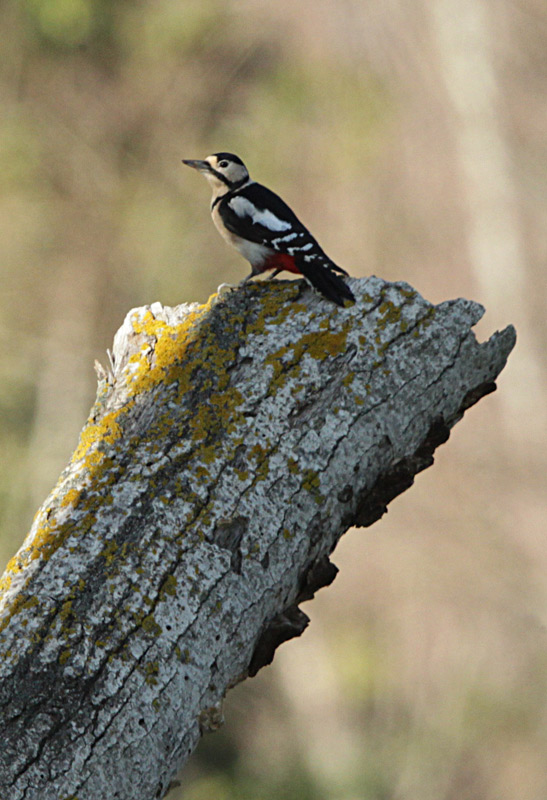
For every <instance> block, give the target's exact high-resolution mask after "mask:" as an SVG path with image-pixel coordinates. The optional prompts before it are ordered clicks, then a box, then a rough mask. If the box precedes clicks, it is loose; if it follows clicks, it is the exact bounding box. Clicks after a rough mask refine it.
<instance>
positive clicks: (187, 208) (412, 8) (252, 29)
mask: <svg viewBox="0 0 547 800" xmlns="http://www.w3.org/2000/svg"><path fill="white" fill-rule="evenodd" d="M0 21H1V26H2V32H3V36H2V58H1V59H0V107H1V111H0V209H1V212H0V253H1V270H2V288H1V293H0V303H1V308H0V346H1V351H2V360H1V366H0V369H1V375H0V377H1V380H0V415H1V419H0V448H1V453H2V458H1V460H0V502H1V507H0V525H1V533H0V555H1V557H2V559H3V561H2V564H4V563H5V561H6V560H7V559H8V558H9V557H10V556H11V555H12V554H13V553H14V552H15V550H16V549H17V548H18V547H19V545H20V543H21V542H22V539H23V537H24V535H25V533H26V531H27V530H28V528H29V525H30V521H31V518H32V516H33V514H34V512H35V510H36V509H37V507H38V506H39V505H40V503H41V502H42V501H43V499H44V498H45V496H46V494H47V493H48V491H49V490H50V488H51V487H52V486H53V484H54V483H55V482H56V479H57V477H58V475H59V473H60V472H61V470H62V468H63V467H64V465H65V464H66V462H67V461H68V459H69V457H70V455H71V452H72V450H73V449H74V446H75V444H76V441H77V436H78V432H79V430H80V428H81V427H82V425H83V423H84V421H85V419H86V416H87V412H88V410H89V407H90V406H91V404H92V401H93V399H94V394H95V383H96V381H95V375H94V372H93V360H94V359H95V358H98V359H99V360H101V361H102V362H103V363H104V361H105V350H106V348H107V347H108V346H110V344H111V342H112V338H113V335H114V333H115V331H116V329H117V328H118V327H119V325H120V324H121V322H122V320H123V318H124V315H125V314H126V312H127V311H128V310H129V309H130V308H131V307H133V306H139V305H143V304H145V303H150V302H152V301H155V300H160V301H161V302H162V303H164V304H167V305H175V304H178V303H180V302H184V301H195V300H197V301H205V300H206V298H207V297H208V296H209V295H210V294H211V293H212V292H214V291H215V290H216V287H217V286H218V284H220V283H221V282H224V281H227V282H236V281H238V280H239V279H240V278H242V277H243V276H244V275H246V274H247V270H248V267H247V265H246V263H245V262H243V261H242V260H241V259H240V257H239V256H238V255H237V254H236V253H235V251H234V252H232V251H231V250H229V249H228V248H227V247H226V245H225V244H224V242H223V241H222V240H221V238H220V237H219V236H218V235H217V233H216V231H215V230H214V228H213V226H212V223H211V221H210V218H209V211H208V204H209V191H208V187H207V186H206V185H205V183H204V182H203V181H202V180H201V179H200V178H199V176H197V175H196V174H195V173H193V172H191V171H190V170H186V169H185V168H183V166H182V165H181V163H180V162H181V158H203V157H205V156H206V155H207V154H209V153H210V152H214V151H218V150H228V151H233V152H236V153H237V154H239V155H240V156H242V157H243V158H244V159H245V161H246V162H247V164H248V166H249V168H250V170H251V173H252V175H253V177H255V178H256V179H258V180H260V181H261V182H264V183H266V184H267V185H269V186H271V188H273V189H274V190H276V191H277V192H279V193H280V194H281V195H282V196H283V197H284V198H285V199H286V200H287V201H288V202H289V204H290V205H292V206H293V207H294V209H295V210H296V211H297V213H298V215H299V216H300V217H301V218H302V219H303V221H304V222H306V223H307V224H308V225H309V226H310V228H311V230H312V231H313V232H314V233H315V235H316V236H317V237H318V238H319V239H320V241H321V243H322V244H323V246H324V247H325V249H326V250H327V252H328V253H329V254H330V255H332V257H333V258H334V259H335V260H336V261H337V262H338V263H340V264H342V265H343V266H345V267H346V268H347V269H348V270H349V271H350V272H351V273H352V274H353V275H357V276H365V275H368V274H371V273H374V274H376V275H379V276H381V277H382V278H385V279H388V280H406V281H408V282H410V283H411V284H412V285H413V286H415V287H416V288H417V289H418V290H419V291H420V292H421V293H422V294H423V295H424V296H425V297H427V298H428V299H429V300H431V301H433V302H441V301H443V300H445V299H449V298H453V297H458V296H465V297H469V298H472V299H474V300H477V301H479V302H481V303H483V304H484V305H485V306H486V308H487V313H486V316H485V319H484V320H483V321H481V323H480V324H479V326H478V328H477V333H478V336H479V338H485V337H487V336H488V335H490V334H491V333H492V332H493V331H494V330H495V329H497V328H501V327H504V326H505V325H506V324H508V323H510V322H512V323H514V324H515V325H516V327H517V331H518V336H519V339H518V343H517V347H516V350H515V351H514V352H513V354H512V356H511V358H510V361H509V365H508V367H507V369H506V370H505V371H504V372H503V373H502V376H501V378H500V380H499V391H498V392H497V393H496V394H495V395H493V396H490V397H487V398H485V399H484V400H482V401H481V402H480V403H479V405H478V406H477V407H475V408H473V409H471V410H470V411H469V412H468V414H467V415H466V417H465V419H464V420H463V421H462V422H461V423H460V424H459V425H458V426H457V428H456V429H455V430H454V432H453V434H452V437H451V439H450V441H449V442H448V444H446V445H445V446H444V447H442V448H441V449H440V450H439V451H438V454H437V458H436V465H435V466H434V467H433V468H432V469H430V470H427V472H425V473H424V474H422V475H420V476H419V477H418V478H417V481H416V485H415V487H413V488H412V489H411V490H410V491H409V492H407V493H405V494H404V495H403V496H402V497H400V498H398V499H397V500H396V501H394V502H393V504H392V505H391V506H390V511H389V514H388V515H387V517H385V518H384V519H383V520H381V521H380V522H378V523H377V524H375V525H374V526H373V527H372V528H370V529H367V530H360V531H351V532H349V533H348V534H347V535H346V536H345V537H344V538H343V540H342V542H341V544H340V546H339V547H338V549H337V551H336V553H335V554H334V561H335V563H337V564H338V566H339V567H340V574H339V576H338V578H337V580H336V581H335V583H334V585H333V586H332V587H331V588H329V589H328V590H324V591H323V592H321V593H320V594H319V596H318V597H317V598H316V599H315V600H314V601H313V602H312V603H308V604H306V605H305V606H304V609H305V611H306V612H307V613H308V614H309V615H310V616H311V625H310V628H309V629H308V631H307V632H306V634H305V635H304V636H303V637H302V638H301V639H300V640H297V641H294V642H291V643H290V644H287V645H284V646H283V647H282V648H281V649H280V650H279V651H278V653H277V655H276V659H275V663H274V665H273V666H272V667H270V668H268V669H266V670H263V671H262V672H261V673H260V674H259V675H258V677H257V678H255V679H253V680H250V681H247V682H245V684H243V685H241V686H239V687H238V688H237V689H236V690H234V691H232V692H231V693H230V695H229V697H228V699H227V702H226V711H225V716H226V720H227V724H226V726H225V727H224V729H223V730H222V731H221V732H219V733H217V734H215V735H214V736H209V737H206V738H205V739H204V740H203V741H202V743H201V745H200V747H199V749H198V750H197V752H196V753H195V755H194V756H193V757H192V759H191V762H190V763H189V765H188V767H187V769H186V770H185V771H184V773H183V774H182V775H181V781H182V784H181V786H180V787H179V788H178V789H175V790H173V793H172V795H170V798H171V797H172V798H173V800H212V799H217V800H235V798H242V800H273V799H274V798H276V799H277V798H282V799H284V800H293V799H294V800H296V798H303V799H304V800H307V798H310V800H311V799H312V798H313V800H315V799H319V800H323V799H324V800H386V799H387V798H394V799H396V800H467V799H469V800H483V799H484V800H490V799H491V800H538V798H545V797H547V768H546V760H547V633H546V627H545V625H546V622H547V540H546V531H545V527H546V526H545V518H546V512H547V484H546V481H545V474H546V467H547V451H546V444H547V439H546V430H547V403H546V400H547V394H546V377H547V375H546V372H547V356H546V352H547V349H546V346H547V337H546V326H545V317H546V315H545V306H546V301H547V297H546V294H547V281H546V279H545V264H546V260H547V144H546V142H547V91H546V87H547V7H546V6H545V2H544V0H480V2H479V1H478V0H383V2H380V0H314V2H311V0H308V2H294V0H291V1H290V2H289V0H277V2H275V3H269V2H266V1H265V0H238V1H237V2H236V1H235V0H232V2H220V0H186V2H176V0H140V1H138V2H128V0H125V1H124V0H121V1H119V2H109V0H18V2H1V3H0Z"/></svg>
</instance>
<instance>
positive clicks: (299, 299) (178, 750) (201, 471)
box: [0, 278, 515, 800]
mask: <svg viewBox="0 0 547 800" xmlns="http://www.w3.org/2000/svg"><path fill="white" fill-rule="evenodd" d="M350 283H351V286H352V289H353V291H354V293H355V295H356V297H357V298H358V302H357V303H356V304H355V305H353V306H351V307H348V308H346V309H341V310H340V309H338V308H337V307H336V306H334V305H333V304H330V303H328V302H326V301H325V300H324V299H323V298H321V297H318V296H316V295H315V294H314V293H313V292H311V291H310V290H309V289H308V288H306V287H305V285H304V284H303V283H302V282H288V283H283V282H279V283H277V284H271V283H266V284H255V285H249V286H247V287H245V288H244V289H240V290H238V291H234V292H231V293H229V294H228V295H226V296H225V297H224V298H223V299H221V300H218V298H213V301H210V302H209V303H208V304H207V305H205V306H198V305H190V306H179V307H177V308H165V307H162V306H161V305H160V304H159V303H156V304H154V305H152V306H150V307H144V308H140V309H136V310H133V311H132V312H130V313H129V314H128V316H127V318H126V320H125V322H124V324H123V326H122V328H121V329H120V330H119V331H118V333H117V334H116V338H115V342H114V349H113V357H112V369H111V371H109V372H107V371H105V370H104V369H103V368H99V370H98V371H99V388H98V395H97V400H96V403H95V405H94V407H93V409H92V411H91V415H90V418H89V420H88V422H87V424H86V426H85V427H84V429H83V431H82V434H81V437H80V442H79V445H78V447H77V449H76V451H75V453H74V455H73V457H72V460H71V462H70V464H69V466H68V467H67V469H66V470H65V472H64V473H63V474H62V476H61V478H60V480H59V483H58V484H57V486H56V488H55V489H54V491H53V492H52V494H51V495H50V497H49V498H48V499H47V500H46V502H45V503H44V505H43V506H42V507H41V509H40V510H39V512H38V514H37V516H36V519H35V521H34V524H33V527H32V530H31V532H30V533H29V536H28V537H27V539H26V541H25V542H24V544H23V546H22V548H21V550H20V551H19V553H18V554H17V555H16V556H15V557H14V559H12V561H11V562H10V564H9V566H8V569H7V571H6V573H5V575H4V577H3V579H2V588H3V594H2V598H1V600H2V611H1V617H0V627H1V632H0V654H1V660H0V703H1V709H2V710H1V715H0V724H1V729H2V739H3V744H2V746H1V750H0V796H1V797H9V798H10V800H22V798H25V800H38V799H39V800H59V798H64V800H68V798H77V799H78V800H104V798H105V797H109V798H117V800H129V798H131V800H152V799H153V798H161V797H163V795H164V794H165V792H166V791H167V788H168V786H169V782H170V780H171V779H172V777H173V775H174V774H175V773H176V771H177V770H178V769H179V768H180V766H181V765H182V763H183V762H184V760H185V759H186V757H187V756H188V754H189V753H191V752H192V750H193V748H194V747H195V746H196V744H197V742H198V740H199V738H200V735H201V733H202V732H204V731H206V730H213V729H215V728H216V727H218V726H219V725H220V723H221V721H222V712H221V703H222V699H223V697H224V695H225V693H226V691H227V689H229V688H230V687H231V686H233V685H234V684H236V683H237V682H238V681H241V680H243V679H244V678H245V677H247V676H248V675H254V674H256V672H257V671H258V670H259V669H260V668H261V667H262V666H264V665H265V664H267V663H269V662H270V661H271V660H272V658H273V654H274V651H275V648H276V647H277V646H278V645H279V644H280V643H281V642H283V641H285V640H287V639H289V638H291V637H293V636H298V635H299V634H300V633H302V631H303V630H304V628H305V627H306V625H307V622H308V619H307V617H306V615H305V614H304V613H303V612H302V611H301V610H300V608H299V603H301V602H302V601H304V600H309V599H311V598H312V597H313V595H314V593H315V592H316V591H317V589H319V588H320V587H321V586H325V585H327V584H329V583H331V581H332V580H333V579H334V577H335V574H336V567H334V566H333V565H332V564H331V563H330V561H329V555H330V553H331V552H332V550H333V549H334V547H335V546H336V543H337V541H338V539H339V538H340V536H341V535H342V533H344V531H346V530H347V528H348V527H350V526H351V525H371V524H372V523H373V522H374V521H375V520H377V519H379V518H380V517H381V516H382V514H383V513H384V512H385V510H386V506H387V503H389V501H390V500H391V499H393V498H394V497H395V496H396V495H398V494H400V493H401V492H402V491H404V490H405V489H407V488H408V487H409V486H410V485H411V484H412V482H413V479H414V475H415V474H416V473H417V472H419V471H420V470H423V469H424V468H426V467H428V466H430V465H431V464H432V463H433V452H434V450H435V448H436V447H437V446H438V445H439V444H441V443H442V442H444V441H446V439H447V438H448V436H449V431H450V428H451V427H452V426H453V425H454V424H455V423H456V422H457V421H458V420H459V419H461V417H462V415H463V413H464V411H465V410H466V409H467V408H468V407H469V406H470V405H472V404H473V403H475V402H477V400H479V399H480V398H481V397H482V396H483V395H485V394H487V393H489V392H491V391H493V390H494V388H495V384H494V380H495V378H496V376H497V375H498V373H499V372H500V371H501V369H503V366H504V364H505V361H506V359H507V356H508V354H509V352H510V351H511V349H512V347H513V345H514V341H515V333H514V330H513V328H511V327H509V328H507V329H506V330H504V331H503V332H501V333H496V334H494V336H492V338H491V339H490V340H489V341H488V342H486V343H483V344H478V343H477V341H476V339H475V337H474V335H473V333H472V331H471V328H472V326H473V325H474V324H475V323H476V322H477V321H478V319H480V317H481V316H482V313H483V310H482V308H481V307H480V306H478V305H477V304H475V303H472V302H469V301H467V300H455V301H450V302H446V303H442V304H440V305H438V306H433V305H431V304H429V303H427V302H426V301H425V300H424V299H423V298H421V297H420V296H419V295H418V294H417V293H416V292H415V291H414V290H413V289H411V287H409V286H408V285H406V284H388V283H385V282H383V281H381V280H379V279H377V278H369V279H367V280H352V281H351V282H350ZM59 357H61V356H59Z"/></svg>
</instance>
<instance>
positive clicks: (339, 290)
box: [295, 259, 355, 306]
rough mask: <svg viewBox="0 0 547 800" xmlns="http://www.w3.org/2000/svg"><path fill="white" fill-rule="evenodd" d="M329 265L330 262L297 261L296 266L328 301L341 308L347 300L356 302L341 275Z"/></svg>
mask: <svg viewBox="0 0 547 800" xmlns="http://www.w3.org/2000/svg"><path fill="white" fill-rule="evenodd" d="M295 260H296V259H295ZM328 264H330V262H327V263H325V262H321V261H316V260H314V261H305V260H304V259H297V260H296V265H297V267H298V269H299V270H300V272H301V273H302V275H303V276H304V277H305V278H307V279H308V281H309V282H310V283H311V285H312V286H314V287H315V288H316V289H317V291H319V292H321V294H323V295H324V296H325V297H326V298H327V299H328V300H332V302H333V303H336V304H337V305H339V306H344V302H345V301H346V300H352V301H353V302H355V297H354V296H353V292H352V291H351V289H350V288H349V286H348V285H347V284H346V283H345V282H344V281H343V280H342V278H341V277H340V276H339V275H337V274H336V273H335V272H333V269H332V267H331V266H328ZM339 269H341V268H339ZM344 274H346V273H344Z"/></svg>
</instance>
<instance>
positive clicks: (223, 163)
mask: <svg viewBox="0 0 547 800" xmlns="http://www.w3.org/2000/svg"><path fill="white" fill-rule="evenodd" d="M229 163H230V162H229V161H219V162H218V165H219V167H221V168H222V169H224V167H227V166H228V165H229Z"/></svg>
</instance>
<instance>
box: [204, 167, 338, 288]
mask: <svg viewBox="0 0 547 800" xmlns="http://www.w3.org/2000/svg"><path fill="white" fill-rule="evenodd" d="M219 214H220V216H221V218H222V221H223V223H224V225H225V226H226V228H227V229H228V230H229V231H230V232H231V233H233V234H235V235H236V236H241V237H242V238H243V239H246V240H247V241H250V242H255V243H257V244H261V245H264V246H265V247H269V248H271V249H272V250H275V251H276V252H278V253H284V254H286V255H289V256H292V257H293V258H295V260H297V261H298V263H300V262H301V261H304V262H305V263H308V264H309V263H312V262H314V261H319V260H320V261H324V262H326V263H328V265H329V267H330V269H332V270H335V271H337V272H341V273H342V274H344V275H347V272H346V271H345V270H343V269H342V267H339V266H338V265H337V264H334V263H333V262H332V261H331V260H330V259H329V258H328V256H327V255H326V254H325V253H324V251H323V250H322V248H321V247H320V245H319V244H318V242H317V241H316V240H315V239H314V237H313V236H312V235H311V233H310V232H309V231H308V229H307V228H306V227H305V226H304V225H303V224H302V223H301V222H300V220H299V219H298V217H297V216H296V214H295V213H294V212H293V211H292V210H291V209H290V208H289V206H288V205H287V204H286V203H285V202H284V201H283V200H282V199H281V198H280V197H279V195H277V194H275V192H272V191H271V190H270V189H267V188H266V187H265V186H261V185H260V184H259V183H250V184H248V185H247V186H245V187H244V188H243V189H241V190H240V191H238V192H235V193H234V194H232V195H228V196H226V198H225V199H223V200H222V201H221V202H220V204H219Z"/></svg>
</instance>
